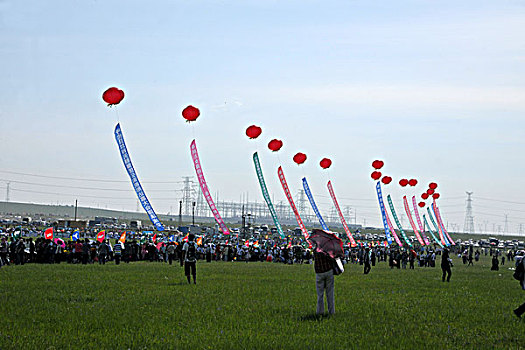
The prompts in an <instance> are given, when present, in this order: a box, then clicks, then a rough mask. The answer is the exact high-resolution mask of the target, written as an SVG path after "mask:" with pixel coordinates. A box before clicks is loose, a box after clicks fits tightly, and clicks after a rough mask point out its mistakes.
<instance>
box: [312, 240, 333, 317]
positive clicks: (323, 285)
mask: <svg viewBox="0 0 525 350" xmlns="http://www.w3.org/2000/svg"><path fill="white" fill-rule="evenodd" d="M314 270H315V286H316V289H317V314H318V315H322V314H324V294H325V292H326V303H327V304H328V313H329V314H330V315H333V314H335V301H334V260H333V259H332V258H331V257H329V256H328V255H326V254H324V253H319V252H317V251H316V250H315V249H314Z"/></svg>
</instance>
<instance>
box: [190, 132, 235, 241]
mask: <svg viewBox="0 0 525 350" xmlns="http://www.w3.org/2000/svg"><path fill="white" fill-rule="evenodd" d="M190 150H191V158H192V159H193V165H195V172H196V173H197V178H198V179H199V185H200V187H201V190H202V194H203V195H204V198H206V202H208V205H209V206H210V209H211V212H212V213H213V217H214V218H215V221H217V224H219V227H220V228H221V230H222V234H224V235H229V234H230V231H229V230H228V228H227V227H226V224H225V223H224V221H223V220H222V217H221V214H219V211H218V210H217V207H216V206H215V202H214V201H213V198H211V194H210V190H209V189H208V185H206V180H205V179H204V174H203V172H202V168H201V162H200V160H199V153H197V145H196V144H195V140H193V141H191V145H190Z"/></svg>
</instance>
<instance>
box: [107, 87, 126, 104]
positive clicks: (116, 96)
mask: <svg viewBox="0 0 525 350" xmlns="http://www.w3.org/2000/svg"><path fill="white" fill-rule="evenodd" d="M102 99H103V100H104V102H106V103H107V104H108V106H113V105H118V104H119V103H120V101H122V100H123V99H124V91H122V90H120V89H118V88H116V87H110V88H109V89H107V90H106V91H104V93H103V94H102Z"/></svg>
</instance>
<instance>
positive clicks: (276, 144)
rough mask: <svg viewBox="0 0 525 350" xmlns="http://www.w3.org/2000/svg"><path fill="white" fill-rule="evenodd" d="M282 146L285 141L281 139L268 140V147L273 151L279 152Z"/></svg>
mask: <svg viewBox="0 0 525 350" xmlns="http://www.w3.org/2000/svg"><path fill="white" fill-rule="evenodd" d="M281 147H283V142H282V141H281V140H277V139H273V140H271V141H270V142H268V148H269V149H270V150H272V151H273V152H277V151H278V150H280V149H281Z"/></svg>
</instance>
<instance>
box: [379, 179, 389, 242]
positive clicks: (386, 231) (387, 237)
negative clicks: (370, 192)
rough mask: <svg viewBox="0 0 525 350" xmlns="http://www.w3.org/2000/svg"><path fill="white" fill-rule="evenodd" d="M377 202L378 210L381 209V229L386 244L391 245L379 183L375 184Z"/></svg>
mask: <svg viewBox="0 0 525 350" xmlns="http://www.w3.org/2000/svg"><path fill="white" fill-rule="evenodd" d="M376 192H377V200H378V201H379V208H380V209H381V217H382V218H383V227H384V228H385V235H386V240H387V242H388V244H389V245H390V244H392V237H390V229H389V228H388V222H387V220H386V212H385V204H384V203H383V193H382V192H381V182H379V181H378V182H377V184H376Z"/></svg>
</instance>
